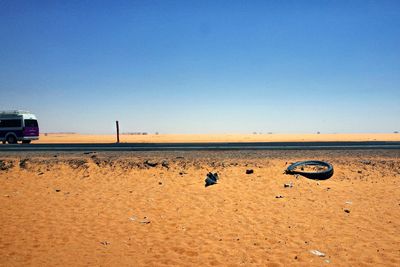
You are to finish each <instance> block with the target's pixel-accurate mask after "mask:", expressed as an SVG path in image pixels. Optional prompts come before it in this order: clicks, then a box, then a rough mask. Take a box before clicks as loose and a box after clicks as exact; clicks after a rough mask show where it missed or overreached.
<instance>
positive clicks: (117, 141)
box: [115, 121, 119, 143]
mask: <svg viewBox="0 0 400 267" xmlns="http://www.w3.org/2000/svg"><path fill="white" fill-rule="evenodd" d="M115 123H116V125H117V143H119V123H118V121H115Z"/></svg>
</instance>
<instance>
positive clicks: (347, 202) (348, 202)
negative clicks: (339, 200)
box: [345, 201, 353, 205]
mask: <svg viewBox="0 0 400 267" xmlns="http://www.w3.org/2000/svg"><path fill="white" fill-rule="evenodd" d="M345 204H349V205H351V204H353V202H352V201H346V202H345Z"/></svg>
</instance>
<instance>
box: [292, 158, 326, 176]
mask: <svg viewBox="0 0 400 267" xmlns="http://www.w3.org/2000/svg"><path fill="white" fill-rule="evenodd" d="M306 166H316V167H318V166H319V167H321V168H326V169H324V170H322V171H315V172H314V171H313V172H309V171H303V170H300V171H299V170H296V169H297V168H298V167H306ZM285 174H291V175H294V174H299V175H301V176H304V177H307V178H310V179H314V180H326V179H329V178H331V177H332V175H333V166H332V165H331V164H329V163H328V162H324V161H318V160H310V161H299V162H295V163H293V164H292V165H290V166H289V167H287V169H286V170H285Z"/></svg>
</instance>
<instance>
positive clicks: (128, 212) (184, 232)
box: [0, 150, 400, 266]
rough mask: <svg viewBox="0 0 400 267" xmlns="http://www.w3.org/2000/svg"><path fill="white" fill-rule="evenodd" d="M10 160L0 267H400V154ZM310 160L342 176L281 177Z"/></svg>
mask: <svg viewBox="0 0 400 267" xmlns="http://www.w3.org/2000/svg"><path fill="white" fill-rule="evenodd" d="M0 159H1V162H0V198H1V200H2V205H1V206H0V222H1V223H0V236H1V242H0V265H1V266H291V265H296V266H400V187H399V185H400V180H399V179H400V151H398V150H391V151H349V152H345V151H269V152H246V151H242V152H163V153H161V152H135V153H131V152H129V153H128V152H125V153H106V152H104V153H103V152H100V153H86V154H84V153H72V154H61V153H58V154H54V153H41V154H38V153H36V154H35V153H26V154H18V153H14V154H13V153H8V154H4V153H2V154H0ZM306 159H320V160H327V161H329V162H331V163H332V164H333V165H334V168H335V174H334V176H333V177H332V178H330V179H329V180H326V181H319V182H317V181H314V180H309V179H306V178H301V177H300V178H298V179H296V178H295V177H293V176H289V175H284V174H282V173H283V170H284V169H285V166H287V164H288V163H289V162H294V161H297V160H306ZM154 165H155V166H154ZM247 169H253V170H254V173H253V174H249V175H247V174H246V173H245V172H246V170H247ZM208 170H212V171H214V172H218V174H219V176H220V182H219V183H218V184H217V185H213V186H209V187H207V188H205V187H204V179H205V175H206V173H207V171H208ZM289 182H292V183H293V187H292V188H284V183H289ZM276 196H283V198H276ZM346 211H347V212H346ZM311 250H318V251H320V252H323V253H325V256H324V257H319V256H316V255H314V254H312V253H311V252H310V251H311Z"/></svg>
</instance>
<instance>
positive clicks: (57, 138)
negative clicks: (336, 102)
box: [34, 133, 400, 143]
mask: <svg viewBox="0 0 400 267" xmlns="http://www.w3.org/2000/svg"><path fill="white" fill-rule="evenodd" d="M296 141H297V142H301V141H400V134H395V133H392V134H368V133H365V134H247V135H245V134H214V135H213V134H160V135H154V134H150V135H120V142H127V143H182V142H199V143H202V142H203V143H204V142H296ZM115 142H116V135H90V134H47V135H45V134H41V135H40V139H39V140H38V141H34V143H115Z"/></svg>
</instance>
